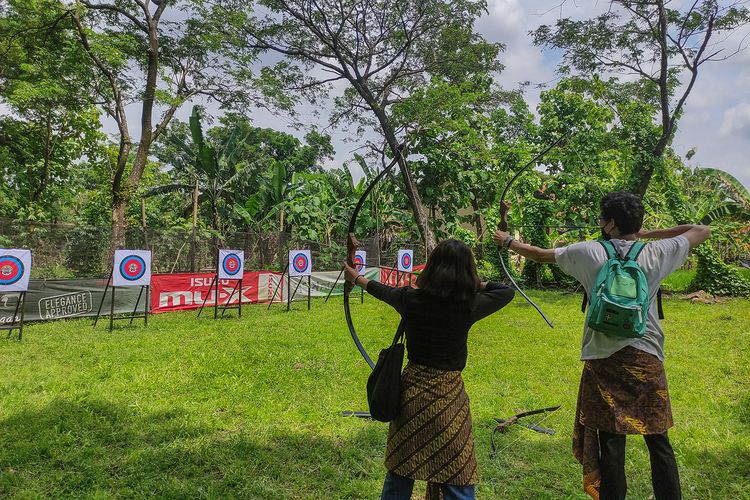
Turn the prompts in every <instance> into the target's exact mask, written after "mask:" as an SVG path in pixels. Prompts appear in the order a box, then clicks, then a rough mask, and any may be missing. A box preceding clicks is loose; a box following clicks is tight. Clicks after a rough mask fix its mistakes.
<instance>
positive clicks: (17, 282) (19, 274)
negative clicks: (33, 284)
mask: <svg viewBox="0 0 750 500" xmlns="http://www.w3.org/2000/svg"><path fill="white" fill-rule="evenodd" d="M30 276H31V250H22V249H7V250H6V249H1V248H0V292H25V291H26V290H28V288H29V277H30Z"/></svg>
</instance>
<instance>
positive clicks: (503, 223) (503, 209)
mask: <svg viewBox="0 0 750 500" xmlns="http://www.w3.org/2000/svg"><path fill="white" fill-rule="evenodd" d="M574 132H575V129H571V130H570V131H569V132H568V133H566V134H563V135H561V136H560V137H558V138H557V140H556V141H555V142H553V143H552V144H550V145H549V146H547V147H546V148H545V149H544V150H543V151H542V152H541V153H539V154H537V155H536V156H534V158H532V159H531V160H530V161H529V162H528V163H526V165H524V166H523V167H522V168H521V169H519V170H518V172H516V173H515V175H514V176H513V177H512V178H511V179H510V181H509V182H508V184H506V185H505V189H503V194H502V195H500V224H498V229H500V231H508V211H509V210H510V202H509V201H507V200H506V199H505V197H506V196H507V195H508V191H510V188H511V186H513V184H514V183H515V182H516V181H517V180H518V178H519V177H521V174H523V173H524V172H526V171H527V170H528V169H529V168H531V167H532V166H533V165H536V162H538V161H539V160H540V159H541V158H542V157H544V155H546V154H547V153H549V152H550V151H551V150H552V148H554V147H555V146H557V145H558V144H560V143H562V142H563V141H564V140H565V139H567V138H568V136H570V135H571V134H572V133H574ZM500 266H501V267H502V268H503V272H504V273H505V276H506V277H507V278H508V281H510V283H511V284H512V285H513V288H515V289H516V290H517V291H518V293H520V294H521V296H522V297H523V298H524V299H526V302H528V303H529V304H531V305H532V306H533V307H534V309H536V311H537V312H538V313H539V314H540V315H541V316H542V318H543V319H544V321H546V322H547V324H548V325H549V327H550V328H554V327H555V326H554V325H553V324H552V321H550V320H549V318H548V317H547V315H546V314H544V312H542V309H541V308H540V307H539V306H538V305H536V303H535V302H534V301H533V300H531V299H530V298H529V296H528V295H526V294H525V293H524V292H523V290H521V287H520V286H518V283H516V280H515V279H513V276H512V275H511V274H510V271H509V270H508V267H507V266H506V265H505V258H503V257H502V256H501V258H500Z"/></svg>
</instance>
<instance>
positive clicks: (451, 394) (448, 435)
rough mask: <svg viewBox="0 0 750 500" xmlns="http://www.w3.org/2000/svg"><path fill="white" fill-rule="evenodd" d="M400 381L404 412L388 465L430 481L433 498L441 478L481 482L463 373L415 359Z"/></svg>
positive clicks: (393, 432) (392, 433)
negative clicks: (419, 363)
mask: <svg viewBox="0 0 750 500" xmlns="http://www.w3.org/2000/svg"><path fill="white" fill-rule="evenodd" d="M401 380H402V390H401V413H400V415H399V416H398V418H397V419H396V420H394V421H393V422H391V424H390V430H389V432H388V446H387V448H386V457H385V466H386V467H387V468H388V470H390V471H391V472H393V473H395V474H398V475H400V476H404V477H409V478H412V479H418V480H422V481H427V482H428V487H427V497H428V498H430V497H431V496H432V495H433V494H434V493H435V492H437V488H436V487H435V486H436V483H447V484H454V485H462V486H463V485H469V484H476V483H477V480H478V477H477V461H476V457H475V455H474V440H473V438H472V433H471V411H470V410H469V397H468V396H467V394H466V390H465V389H464V382H463V379H462V378H461V372H460V371H444V370H438V369H436V368H430V367H427V366H422V365H416V364H411V363H410V364H408V365H407V366H406V368H405V369H404V372H403V375H402V377H401Z"/></svg>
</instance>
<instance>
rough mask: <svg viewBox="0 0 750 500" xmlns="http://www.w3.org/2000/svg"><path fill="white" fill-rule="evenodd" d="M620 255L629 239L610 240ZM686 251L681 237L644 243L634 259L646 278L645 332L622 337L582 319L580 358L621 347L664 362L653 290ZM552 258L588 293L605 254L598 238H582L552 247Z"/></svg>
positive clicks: (687, 247) (687, 244) (600, 355)
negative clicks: (650, 355)
mask: <svg viewBox="0 0 750 500" xmlns="http://www.w3.org/2000/svg"><path fill="white" fill-rule="evenodd" d="M610 241H611V242H612V243H613V245H614V247H615V249H616V250H617V251H618V252H619V254H620V255H625V254H626V253H627V252H628V250H630V247H631V246H632V244H633V242H632V241H625V240H617V239H613V240H610ZM689 253H690V242H689V241H688V239H687V238H685V237H684V236H676V237H674V238H667V239H663V240H657V241H651V242H648V243H647V244H646V246H645V248H644V249H643V251H642V252H641V254H640V255H639V256H638V259H637V262H638V264H640V266H641V269H643V272H644V274H645V275H646V279H647V280H648V295H649V306H648V316H647V319H646V334H645V335H644V336H643V337H642V338H640V339H631V338H622V337H615V336H612V335H607V334H606V333H601V332H597V331H594V330H591V329H590V328H589V327H588V326H586V324H585V322H584V327H583V342H582V346H581V359H582V360H586V359H601V358H608V357H609V356H611V355H612V354H614V353H616V352H617V351H619V350H620V349H622V348H623V347H627V346H633V347H635V348H636V349H640V350H641V351H644V352H647V353H649V354H653V355H654V356H656V357H657V358H659V359H660V360H661V361H664V331H663V330H662V329H661V325H660V324H659V316H658V311H657V309H656V293H657V292H658V290H659V285H660V284H661V282H662V280H664V278H666V277H667V276H669V274H671V273H672V271H674V270H675V269H677V268H679V267H680V266H682V264H684V263H685V261H686V260H687V258H688V254H689ZM555 261H556V262H557V265H559V266H560V269H562V270H563V272H564V273H566V274H569V275H571V276H573V277H574V278H575V279H577V280H578V281H579V282H580V283H581V284H582V285H583V288H585V289H586V293H587V294H588V296H589V297H590V296H591V289H592V288H593V286H594V281H595V280H596V275H597V274H598V273H599V270H600V269H601V267H602V266H603V265H604V263H605V262H606V261H607V253H606V252H605V251H604V248H602V245H601V244H600V243H599V242H598V241H584V242H581V243H575V244H573V245H570V246H567V247H562V248H556V249H555Z"/></svg>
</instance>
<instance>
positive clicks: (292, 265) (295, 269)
mask: <svg viewBox="0 0 750 500" xmlns="http://www.w3.org/2000/svg"><path fill="white" fill-rule="evenodd" d="M311 274H312V259H311V258H310V250H289V276H310V275H311Z"/></svg>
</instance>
